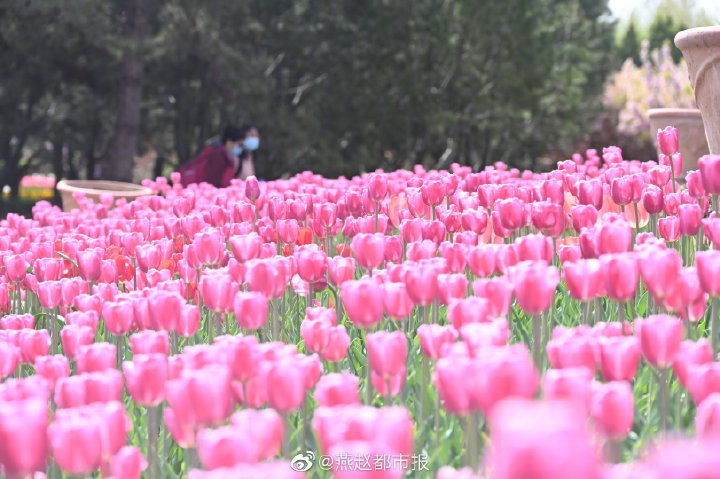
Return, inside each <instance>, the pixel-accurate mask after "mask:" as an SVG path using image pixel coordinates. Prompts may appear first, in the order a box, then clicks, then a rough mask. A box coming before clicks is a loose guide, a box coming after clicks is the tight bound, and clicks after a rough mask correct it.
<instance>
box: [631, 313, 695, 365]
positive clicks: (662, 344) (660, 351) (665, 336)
mask: <svg viewBox="0 0 720 479" xmlns="http://www.w3.org/2000/svg"><path fill="white" fill-rule="evenodd" d="M635 324H636V330H637V332H638V335H639V337H640V347H641V349H642V353H643V356H644V357H645V360H646V361H647V362H649V363H650V364H651V365H652V366H654V367H656V368H660V369H661V368H666V367H668V366H671V365H672V363H673V361H674V360H675V355H676V354H677V353H678V351H679V350H680V343H682V340H683V332H684V331H683V324H682V322H681V321H680V320H679V319H677V318H675V317H673V316H668V315H665V314H656V315H652V316H648V317H647V318H641V319H638V320H636V323H635Z"/></svg>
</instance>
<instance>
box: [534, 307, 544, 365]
mask: <svg viewBox="0 0 720 479" xmlns="http://www.w3.org/2000/svg"><path fill="white" fill-rule="evenodd" d="M532 334H533V342H532V357H533V362H534V363H535V367H536V368H537V369H538V371H541V370H542V347H541V346H542V344H541V343H542V315H540V314H535V315H533V317H532Z"/></svg>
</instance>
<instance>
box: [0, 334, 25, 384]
mask: <svg viewBox="0 0 720 479" xmlns="http://www.w3.org/2000/svg"><path fill="white" fill-rule="evenodd" d="M19 363H20V348H18V347H17V346H15V345H14V344H11V343H6V342H4V341H0V379H5V378H6V377H8V376H12V375H13V374H15V370H16V369H17V366H18V364H19Z"/></svg>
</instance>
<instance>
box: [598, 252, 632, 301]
mask: <svg viewBox="0 0 720 479" xmlns="http://www.w3.org/2000/svg"><path fill="white" fill-rule="evenodd" d="M601 265H602V275H603V276H604V278H605V291H606V293H607V295H608V297H610V298H611V299H613V300H615V301H620V302H625V301H629V300H630V299H631V298H632V297H633V296H635V290H636V289H637V286H638V276H639V268H638V262H637V259H636V256H635V255H633V254H631V253H620V254H612V255H603V256H602V259H601Z"/></svg>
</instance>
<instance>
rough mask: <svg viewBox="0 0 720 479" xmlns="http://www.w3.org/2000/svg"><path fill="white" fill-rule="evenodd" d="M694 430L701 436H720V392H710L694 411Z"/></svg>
mask: <svg viewBox="0 0 720 479" xmlns="http://www.w3.org/2000/svg"><path fill="white" fill-rule="evenodd" d="M695 431H696V433H697V435H698V436H700V437H703V438H717V437H720V393H712V394H710V395H709V396H708V397H707V398H705V399H704V400H703V402H701V403H700V405H699V406H698V408H697V411H696V413H695Z"/></svg>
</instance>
